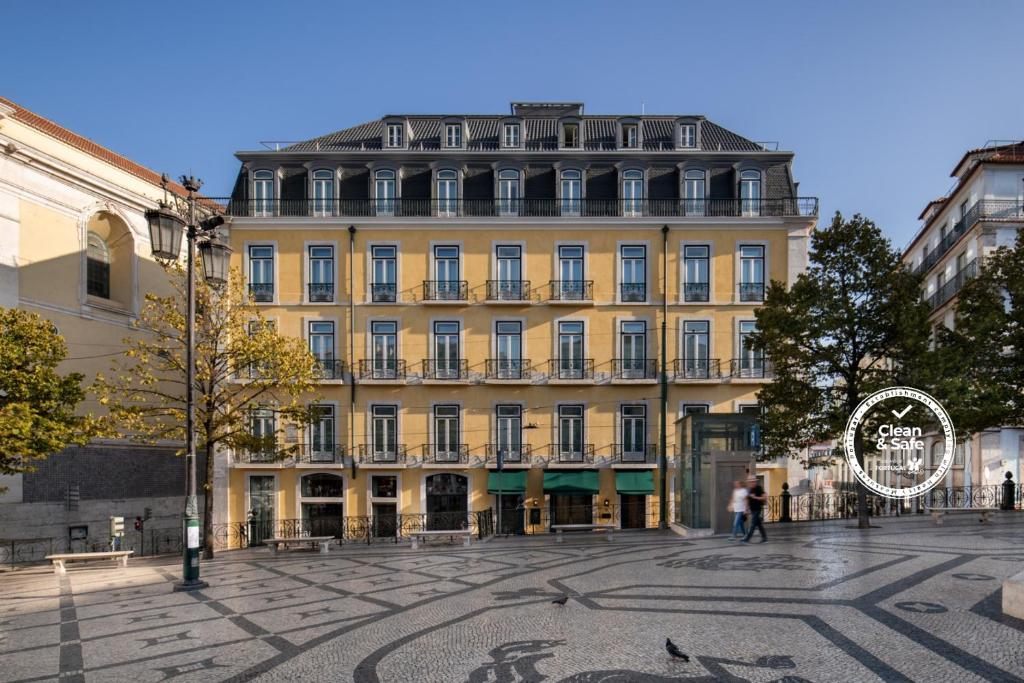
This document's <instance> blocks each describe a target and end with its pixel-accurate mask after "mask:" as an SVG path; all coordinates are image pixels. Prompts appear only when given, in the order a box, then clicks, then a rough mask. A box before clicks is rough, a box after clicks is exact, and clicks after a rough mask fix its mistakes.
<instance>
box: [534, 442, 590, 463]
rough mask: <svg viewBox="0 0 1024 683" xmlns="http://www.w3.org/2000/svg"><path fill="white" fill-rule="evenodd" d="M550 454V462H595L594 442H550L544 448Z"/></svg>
mask: <svg viewBox="0 0 1024 683" xmlns="http://www.w3.org/2000/svg"><path fill="white" fill-rule="evenodd" d="M544 450H545V451H546V452H547V453H548V454H549V457H548V462H549V463H552V462H554V463H571V464H578V463H593V462H594V444H592V443H584V444H557V443H553V444H548V446H547V448H545V449H544Z"/></svg>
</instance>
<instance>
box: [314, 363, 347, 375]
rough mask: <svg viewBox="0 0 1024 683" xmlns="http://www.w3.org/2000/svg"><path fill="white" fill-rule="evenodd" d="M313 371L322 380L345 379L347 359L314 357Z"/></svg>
mask: <svg viewBox="0 0 1024 683" xmlns="http://www.w3.org/2000/svg"><path fill="white" fill-rule="evenodd" d="M313 373H314V375H315V376H316V378H317V379H320V380H325V379H329V380H334V379H345V361H343V360H334V359H333V358H314V359H313Z"/></svg>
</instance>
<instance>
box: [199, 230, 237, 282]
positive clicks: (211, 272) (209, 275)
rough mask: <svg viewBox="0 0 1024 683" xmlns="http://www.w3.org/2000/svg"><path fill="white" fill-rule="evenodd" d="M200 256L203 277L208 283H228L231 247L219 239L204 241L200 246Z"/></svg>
mask: <svg viewBox="0 0 1024 683" xmlns="http://www.w3.org/2000/svg"><path fill="white" fill-rule="evenodd" d="M199 255H200V257H201V259H202V262H203V277H205V278H206V281H207V282H209V283H210V284H211V285H223V284H224V283H226V282H227V281H228V268H229V266H230V263H231V247H229V246H228V245H227V244H225V243H224V242H221V241H220V240H217V239H208V240H203V241H202V242H200V244H199Z"/></svg>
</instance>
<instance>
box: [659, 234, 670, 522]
mask: <svg viewBox="0 0 1024 683" xmlns="http://www.w3.org/2000/svg"><path fill="white" fill-rule="evenodd" d="M667 340H668V226H667V225H663V226H662V227H661V436H660V438H661V443H660V444H658V473H659V475H660V479H661V482H660V489H661V494H660V496H659V500H658V518H659V520H660V521H659V523H658V527H659V528H661V529H667V528H668V453H667V452H666V451H667V450H668V371H667V369H666V368H667V362H668V361H667V357H666V356H667V354H668V343H667Z"/></svg>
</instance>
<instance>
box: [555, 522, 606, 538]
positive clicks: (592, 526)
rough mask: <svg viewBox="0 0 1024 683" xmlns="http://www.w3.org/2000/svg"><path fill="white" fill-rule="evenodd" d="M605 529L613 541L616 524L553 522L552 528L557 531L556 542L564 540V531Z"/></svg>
mask: <svg viewBox="0 0 1024 683" xmlns="http://www.w3.org/2000/svg"><path fill="white" fill-rule="evenodd" d="M598 529H602V530H604V532H605V533H606V534H607V535H608V542H609V543H611V541H612V538H613V536H612V533H613V532H614V531H615V525H614V524H552V525H551V530H552V531H554V532H555V543H561V542H562V532H563V531H597V530H598Z"/></svg>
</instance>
